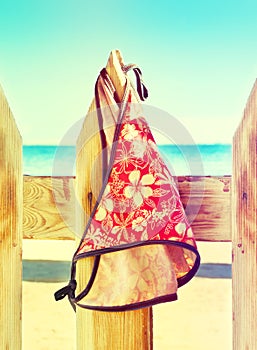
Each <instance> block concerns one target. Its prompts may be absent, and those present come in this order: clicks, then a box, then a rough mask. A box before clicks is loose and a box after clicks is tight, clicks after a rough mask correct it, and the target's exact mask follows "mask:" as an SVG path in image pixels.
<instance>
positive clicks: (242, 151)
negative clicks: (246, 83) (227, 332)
mask: <svg viewBox="0 0 257 350" xmlns="http://www.w3.org/2000/svg"><path fill="white" fill-rule="evenodd" d="M256 140H257V82H256V83H255V85H254V87H253V90H252V93H251V95H250V97H249V99H248V102H247V105H246V108H245V111H244V115H243V119H242V121H241V124H240V125H239V127H238V129H237V131H236V133H235V135H234V139H233V175H232V176H233V183H232V205H231V211H232V213H231V215H232V242H233V243H232V245H233V263H232V284H233V285H232V287H233V349H234V350H242V349H248V350H256V349H257V331H256V330H257V281H256V276H257V234H256V227H257V216H256V210H257V172H256V171H257V169H256V164H257V154H256Z"/></svg>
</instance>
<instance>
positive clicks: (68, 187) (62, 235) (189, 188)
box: [23, 122, 231, 241]
mask: <svg viewBox="0 0 257 350" xmlns="http://www.w3.org/2000/svg"><path fill="white" fill-rule="evenodd" d="M89 127H92V122H90V125H89ZM94 150H96V148H95V147H94ZM80 157H82V153H81V154H80ZM81 161H83V162H85V163H84V164H85V168H84V177H83V179H84V180H86V178H89V177H90V176H91V177H95V178H96V179H99V178H100V176H101V175H100V174H94V173H90V171H89V172H88V170H87V169H88V168H87V166H86V164H87V162H88V161H89V160H88V157H87V156H86V155H85V154H84V159H82V160H81ZM176 180H177V184H178V188H179V192H180V195H181V199H182V203H183V205H184V207H185V208H186V212H187V215H188V218H189V220H190V221H193V223H192V227H193V229H194V233H195V236H196V238H197V240H204V241H230V240H231V225H230V206H231V204H230V181H231V178H230V177H229V176H224V177H215V176H214V177H210V176H208V177H193V176H179V177H178V178H177V179H176ZM74 186H75V181H74V178H73V177H57V178H54V179H52V178H51V177H40V176H39V177H36V176H35V177H33V176H24V220H23V238H34V239H74V237H75V236H76V229H75V214H74V210H75V209H74V208H75V201H76V200H77V197H76V196H75V195H74ZM91 186H93V185H92V184H91ZM95 191H96V190H95V189H94V190H93V192H94V193H95ZM52 192H54V193H55V197H54V194H53V193H52ZM94 197H95V195H94ZM55 201H56V202H55ZM83 205H85V203H84V202H83ZM85 210H86V211H87V215H90V209H89V208H86V209H85Z"/></svg>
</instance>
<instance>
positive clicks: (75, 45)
mask: <svg viewBox="0 0 257 350" xmlns="http://www.w3.org/2000/svg"><path fill="white" fill-rule="evenodd" d="M256 13H257V2H256V1H255V0H244V1H238V0H233V1H231V0H176V1H174V0H159V1H154V2H153V1H145V0H142V1H135V0H131V1H129V2H122V1H113V0H109V1H108V2H107V1H98V0H95V1H87V0H84V1H81V0H74V1H71V0H69V1H65V0H42V1H41V0H20V1H18V0H0V84H1V86H2V88H3V90H4V91H5V95H6V97H7V99H8V102H9V105H10V107H11V109H12V112H13V114H14V117H15V120H16V123H17V125H18V128H19V130H20V133H21V135H22V137H23V143H24V144H59V143H60V140H62V138H63V136H64V135H65V134H66V133H67V132H68V131H69V130H70V128H72V127H73V125H74V124H76V123H77V121H78V120H80V119H81V118H83V117H84V116H85V115H86V112H87V110H88V107H89V105H90V103H91V100H92V98H93V93H94V84H95V81H96V78H97V75H98V73H99V71H100V70H101V69H102V68H103V67H104V66H105V65H106V62H107V60H108V56H109V53H110V52H111V50H113V49H119V50H120V51H121V53H122V56H123V58H124V62H125V63H136V64H137V65H139V67H140V68H141V70H142V72H143V77H144V82H145V84H146V86H147V88H148V90H149V99H148V100H147V101H146V102H144V103H146V104H147V105H149V106H153V107H154V108H158V109H160V110H163V111H165V112H167V113H169V114H170V115H172V116H173V117H174V118H176V119H177V120H178V121H179V122H180V123H181V124H182V125H183V126H184V127H185V129H186V130H187V131H188V133H189V134H190V135H191V136H192V139H193V140H194V142H196V143H231V141H232V137H233V133H234V131H235V129H236V127H237V126H238V124H239V122H240V119H241V117H242V114H243V110H244V106H245V104H246V101H247V98H248V96H249V94H250V91H251V89H252V86H253V84H254V82H255V79H256V77H257V45H256V38H257V20H256ZM157 114H158V113H157ZM146 117H147V116H146ZM156 118H158V116H156ZM159 118H161V114H160V115H159Z"/></svg>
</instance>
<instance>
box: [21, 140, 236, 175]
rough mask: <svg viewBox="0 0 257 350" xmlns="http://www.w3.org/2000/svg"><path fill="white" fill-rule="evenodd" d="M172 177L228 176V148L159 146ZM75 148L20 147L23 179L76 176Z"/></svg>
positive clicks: (230, 158) (229, 158)
mask: <svg viewBox="0 0 257 350" xmlns="http://www.w3.org/2000/svg"><path fill="white" fill-rule="evenodd" d="M158 147H159V150H160V152H161V153H162V155H163V156H164V158H165V160H166V162H167V163H168V164H169V167H170V169H171V171H172V173H173V175H176V176H177V175H205V176H207V175H213V176H223V175H230V174H231V171H232V170H231V169H232V157H231V145H230V144H214V145H172V144H169V145H158ZM75 157H76V147H75V146H34V145H33V146H23V164H24V165H23V173H24V174H26V175H32V176H37V175H41V176H44V175H53V176H74V175H75Z"/></svg>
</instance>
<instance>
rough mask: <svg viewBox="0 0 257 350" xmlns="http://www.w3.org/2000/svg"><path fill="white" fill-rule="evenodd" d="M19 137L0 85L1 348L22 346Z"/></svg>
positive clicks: (20, 157)
mask: <svg viewBox="0 0 257 350" xmlns="http://www.w3.org/2000/svg"><path fill="white" fill-rule="evenodd" d="M21 162H22V140H21V136H20V134H19V132H18V129H17V127H16V124H15V121H14V118H13V116H12V113H11V111H10V108H9V106H8V103H7V101H6V98H5V96H4V93H3V91H2V89H1V87H0V283H1V286H0V349H13V350H20V349H21V343H22V341H21V312H22V310H21V283H22V277H21V274H22V270H21V266H22V263H21V258H22V164H21Z"/></svg>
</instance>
